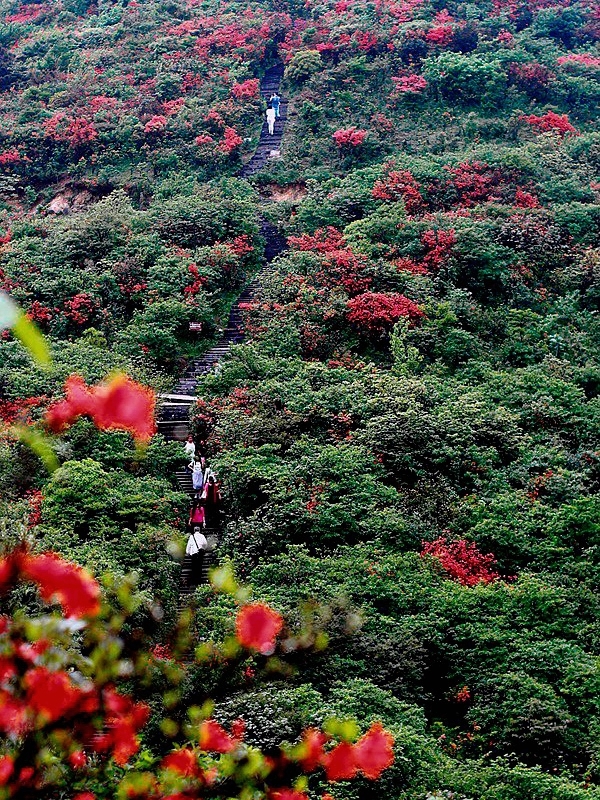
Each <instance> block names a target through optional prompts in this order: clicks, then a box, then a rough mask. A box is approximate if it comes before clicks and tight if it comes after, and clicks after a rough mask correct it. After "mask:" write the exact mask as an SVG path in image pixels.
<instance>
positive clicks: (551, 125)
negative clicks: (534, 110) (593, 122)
mask: <svg viewBox="0 0 600 800" xmlns="http://www.w3.org/2000/svg"><path fill="white" fill-rule="evenodd" d="M521 119H522V120H523V121H524V122H528V123H529V124H530V125H531V126H532V127H533V128H537V129H538V130H539V131H542V132H544V131H554V132H555V133H559V134H560V135H561V136H564V135H565V134H567V133H577V128H575V127H574V126H573V125H571V123H570V122H569V118H568V116H567V115H566V114H557V113H556V112H555V111H547V112H546V113H545V114H543V115H542V116H536V115H535V114H529V116H527V115H523V116H522V117H521Z"/></svg>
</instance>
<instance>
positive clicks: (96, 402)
mask: <svg viewBox="0 0 600 800" xmlns="http://www.w3.org/2000/svg"><path fill="white" fill-rule="evenodd" d="M65 393H66V399H65V400H61V401H60V402H58V403H55V404H54V405H52V406H50V408H48V410H47V411H46V415H45V420H46V424H47V425H48V427H49V428H50V429H51V430H52V431H56V432H60V431H62V430H64V429H65V428H66V427H68V426H69V425H71V424H72V423H73V422H75V420H77V419H78V418H79V417H81V416H88V417H90V418H91V419H92V421H93V422H94V424H95V425H96V426H97V427H98V428H100V429H101V430H111V429H114V428H117V429H121V430H126V431H129V432H130V433H132V434H133V436H134V437H135V438H136V439H140V440H147V439H150V438H151V437H152V436H153V435H154V434H155V433H156V423H155V420H154V408H155V404H156V398H155V396H154V393H153V392H152V391H151V390H150V389H147V388H146V387H145V386H141V385H140V384H139V383H136V382H135V381H132V380H131V379H130V378H128V377H127V376H125V375H117V376H115V377H114V378H112V379H111V380H110V381H108V382H107V383H101V384H99V385H98V386H87V385H86V383H85V381H84V380H83V379H82V378H80V377H79V376H78V375H71V376H70V377H69V378H68V379H67V381H66V383H65Z"/></svg>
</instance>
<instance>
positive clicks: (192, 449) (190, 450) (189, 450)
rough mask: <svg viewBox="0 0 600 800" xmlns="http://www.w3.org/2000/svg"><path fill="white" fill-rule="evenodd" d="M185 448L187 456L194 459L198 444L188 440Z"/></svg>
mask: <svg viewBox="0 0 600 800" xmlns="http://www.w3.org/2000/svg"><path fill="white" fill-rule="evenodd" d="M184 450H185V454H186V456H189V457H190V458H191V459H192V461H193V460H194V456H195V455H196V445H195V444H194V443H193V442H186V443H185V445H184Z"/></svg>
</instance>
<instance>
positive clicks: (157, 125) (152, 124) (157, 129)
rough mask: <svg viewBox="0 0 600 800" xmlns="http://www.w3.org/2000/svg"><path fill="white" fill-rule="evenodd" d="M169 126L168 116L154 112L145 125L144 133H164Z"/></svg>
mask: <svg viewBox="0 0 600 800" xmlns="http://www.w3.org/2000/svg"><path fill="white" fill-rule="evenodd" d="M166 127H167V118H166V117H165V116H163V115H162V114H154V116H152V117H150V119H149V120H148V122H146V124H145V125H144V133H162V132H163V131H164V129H165V128H166Z"/></svg>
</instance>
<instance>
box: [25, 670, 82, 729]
mask: <svg viewBox="0 0 600 800" xmlns="http://www.w3.org/2000/svg"><path fill="white" fill-rule="evenodd" d="M25 686H26V688H27V704H28V706H29V708H30V709H31V710H32V711H34V712H35V713H36V714H39V715H40V716H41V717H42V718H43V719H44V720H45V721H47V722H54V721H55V720H57V719H60V717H61V716H63V715H64V714H66V713H68V712H69V711H71V710H72V709H73V707H74V706H76V705H77V703H78V702H79V700H81V699H82V698H83V696H84V693H83V692H82V691H81V690H80V689H78V688H77V687H75V686H73V684H72V683H71V681H70V680H69V677H68V675H67V674H66V673H64V672H51V671H50V670H48V669H46V667H36V668H35V669H32V670H29V672H27V674H26V676H25Z"/></svg>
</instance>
